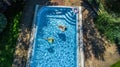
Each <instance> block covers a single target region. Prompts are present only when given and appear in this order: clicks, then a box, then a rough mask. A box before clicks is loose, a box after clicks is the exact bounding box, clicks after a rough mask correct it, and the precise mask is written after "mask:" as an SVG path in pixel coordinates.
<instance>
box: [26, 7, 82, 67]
mask: <svg viewBox="0 0 120 67" xmlns="http://www.w3.org/2000/svg"><path fill="white" fill-rule="evenodd" d="M44 7H63V8H64V7H68V8H74V7H76V8H78V9H79V13H78V17H77V18H76V19H77V20H78V21H76V22H78V23H76V29H77V30H76V31H77V34H76V38H77V39H76V42H77V43H76V44H77V62H76V63H77V64H76V65H77V67H84V51H83V33H82V10H81V9H82V8H81V7H80V6H73V7H72V6H40V5H36V7H35V12H34V18H33V24H32V32H31V39H30V45H29V49H28V58H27V63H26V67H30V58H31V55H32V54H33V53H32V52H34V50H32V49H34V46H35V45H34V43H35V42H34V38H36V33H37V26H36V25H35V24H36V15H37V12H38V9H39V8H40V10H41V9H42V8H44Z"/></svg>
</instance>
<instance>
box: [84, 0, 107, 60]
mask: <svg viewBox="0 0 120 67" xmlns="http://www.w3.org/2000/svg"><path fill="white" fill-rule="evenodd" d="M82 6H83V11H82V13H83V16H84V15H87V16H86V17H83V37H84V38H83V41H84V51H85V52H84V54H85V60H87V59H89V58H92V57H95V58H96V59H99V60H103V61H104V60H105V59H104V52H105V50H106V49H105V45H104V44H105V42H104V41H103V40H102V39H101V36H100V35H99V34H98V31H97V29H96V28H95V25H94V22H93V18H94V17H96V16H97V12H96V10H97V9H98V8H94V9H93V6H91V5H90V4H89V3H88V2H86V1H85V2H84V1H83V2H82ZM86 11H87V12H86Z"/></svg>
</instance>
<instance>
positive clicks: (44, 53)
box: [30, 6, 79, 67]
mask: <svg viewBox="0 0 120 67" xmlns="http://www.w3.org/2000/svg"><path fill="white" fill-rule="evenodd" d="M78 11H79V10H78V8H77V7H51V6H45V7H42V8H40V9H39V8H38V9H37V11H36V16H35V23H34V24H35V26H36V28H35V30H36V31H35V32H34V42H33V47H32V55H31V58H30V67H78V65H77V64H78V60H77V59H78V52H77V49H78V41H77V40H78V39H77V38H78V35H77V25H78Z"/></svg>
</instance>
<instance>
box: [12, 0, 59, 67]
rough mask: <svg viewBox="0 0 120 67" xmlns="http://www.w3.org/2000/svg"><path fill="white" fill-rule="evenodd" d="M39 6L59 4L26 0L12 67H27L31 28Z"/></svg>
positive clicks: (49, 0)
mask: <svg viewBox="0 0 120 67" xmlns="http://www.w3.org/2000/svg"><path fill="white" fill-rule="evenodd" d="M37 4H38V5H40V6H41V7H42V6H47V5H58V3H57V2H51V0H26V2H25V6H24V10H23V17H22V21H21V25H20V29H21V31H20V34H19V37H18V41H17V46H16V50H15V54H14V60H13V64H12V67H26V63H27V57H28V49H29V44H30V38H31V37H32V36H31V33H32V32H31V28H32V23H33V18H34V12H35V6H36V5H37Z"/></svg>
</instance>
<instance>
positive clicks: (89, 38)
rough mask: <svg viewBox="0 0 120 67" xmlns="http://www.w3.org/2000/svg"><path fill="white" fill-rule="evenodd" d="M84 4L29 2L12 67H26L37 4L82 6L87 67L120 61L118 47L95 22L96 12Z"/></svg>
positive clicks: (107, 66)
mask: <svg viewBox="0 0 120 67" xmlns="http://www.w3.org/2000/svg"><path fill="white" fill-rule="evenodd" d="M83 3H84V1H81V0H51V1H50V0H27V1H26V6H25V8H24V10H23V19H22V23H21V33H20V35H19V38H18V42H17V46H16V51H15V54H14V61H13V65H12V67H26V62H27V57H28V56H27V55H28V49H29V44H30V38H31V36H30V35H31V26H32V21H33V17H34V11H35V5H36V4H39V5H41V6H44V5H62V6H82V8H83V9H82V13H83V15H82V16H83V20H82V21H83V37H84V38H83V41H84V54H85V67H110V66H111V65H112V64H114V63H115V62H117V61H118V60H120V56H119V54H118V51H117V47H116V45H115V44H111V43H110V41H109V40H107V39H106V38H105V37H104V36H102V35H100V33H99V31H98V30H97V28H96V27H95V24H94V22H93V17H94V12H93V11H92V10H90V8H89V7H88V6H86V4H83Z"/></svg>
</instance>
